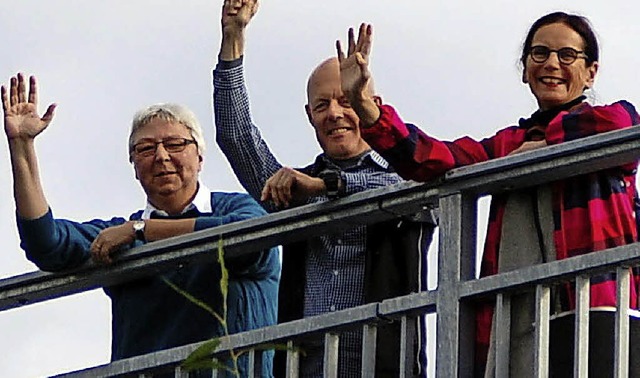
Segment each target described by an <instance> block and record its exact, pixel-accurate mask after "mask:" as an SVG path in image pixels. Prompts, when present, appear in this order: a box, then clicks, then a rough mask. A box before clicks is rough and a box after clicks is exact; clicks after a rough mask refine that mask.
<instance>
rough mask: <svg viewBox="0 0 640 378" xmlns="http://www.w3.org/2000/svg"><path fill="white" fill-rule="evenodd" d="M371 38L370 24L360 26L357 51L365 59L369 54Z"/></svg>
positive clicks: (371, 29) (371, 28)
mask: <svg viewBox="0 0 640 378" xmlns="http://www.w3.org/2000/svg"><path fill="white" fill-rule="evenodd" d="M372 36H373V27H372V26H371V24H364V23H362V24H360V30H359V32H358V46H357V51H359V52H360V53H361V54H362V55H363V56H364V57H365V59H367V58H368V57H369V53H370V52H371V41H372Z"/></svg>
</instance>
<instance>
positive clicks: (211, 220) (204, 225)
mask: <svg viewBox="0 0 640 378" xmlns="http://www.w3.org/2000/svg"><path fill="white" fill-rule="evenodd" d="M221 224H222V222H221V220H220V218H218V217H198V218H196V223H195V224H194V225H193V231H200V230H206V229H208V228H213V227H217V226H220V225H221Z"/></svg>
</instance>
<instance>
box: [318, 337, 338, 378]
mask: <svg viewBox="0 0 640 378" xmlns="http://www.w3.org/2000/svg"><path fill="white" fill-rule="evenodd" d="M339 343H340V336H339V335H337V334H335V333H331V332H329V333H326V334H325V335H324V373H323V375H322V376H323V377H325V378H338V345H339Z"/></svg>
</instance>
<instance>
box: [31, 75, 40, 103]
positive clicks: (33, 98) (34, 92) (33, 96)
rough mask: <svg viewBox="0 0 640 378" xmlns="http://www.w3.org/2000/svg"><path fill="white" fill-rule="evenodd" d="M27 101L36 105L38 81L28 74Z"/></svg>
mask: <svg viewBox="0 0 640 378" xmlns="http://www.w3.org/2000/svg"><path fill="white" fill-rule="evenodd" d="M29 102H30V103H32V104H34V105H36V106H37V105H38V83H37V82H36V77H35V76H29Z"/></svg>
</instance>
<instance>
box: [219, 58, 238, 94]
mask: <svg viewBox="0 0 640 378" xmlns="http://www.w3.org/2000/svg"><path fill="white" fill-rule="evenodd" d="M243 71H244V66H243V64H242V57H240V58H238V59H236V60H233V61H230V62H225V61H219V62H218V65H217V66H216V68H215V69H214V70H213V87H214V89H216V90H225V89H226V90H231V89H237V88H242V87H244V73H243Z"/></svg>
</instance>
